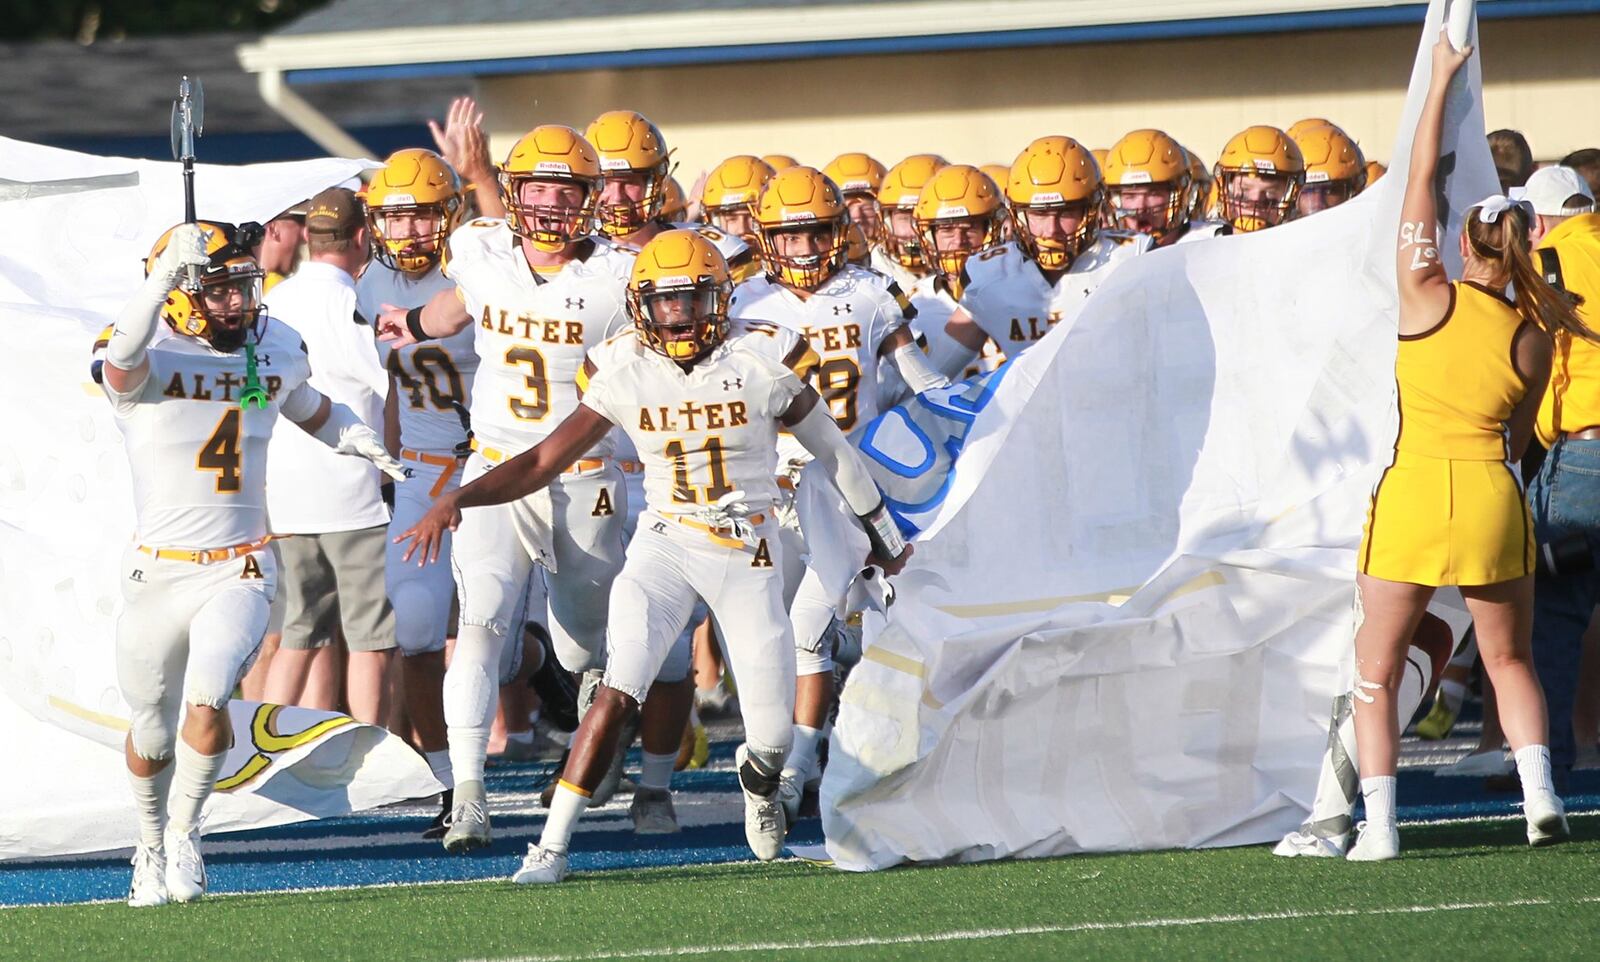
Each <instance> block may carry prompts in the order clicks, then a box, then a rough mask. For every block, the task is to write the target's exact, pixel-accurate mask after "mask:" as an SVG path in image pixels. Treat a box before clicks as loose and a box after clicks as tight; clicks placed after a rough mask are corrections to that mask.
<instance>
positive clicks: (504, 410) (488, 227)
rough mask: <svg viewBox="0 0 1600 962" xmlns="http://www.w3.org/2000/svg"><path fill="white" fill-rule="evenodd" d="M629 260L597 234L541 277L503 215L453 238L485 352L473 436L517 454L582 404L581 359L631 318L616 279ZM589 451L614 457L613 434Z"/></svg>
mask: <svg viewBox="0 0 1600 962" xmlns="http://www.w3.org/2000/svg"><path fill="white" fill-rule="evenodd" d="M623 256H624V255H623V254H622V253H621V252H620V251H618V250H617V248H616V247H615V246H614V245H612V244H611V243H610V242H608V241H605V240H603V239H601V238H596V237H590V238H586V239H585V240H584V241H583V243H582V244H581V245H580V247H579V255H578V257H577V258H576V259H575V260H573V261H570V262H569V263H567V264H566V265H564V266H563V267H562V268H561V269H560V270H559V271H555V272H552V273H549V274H544V273H540V272H537V271H535V270H534V269H533V268H531V267H529V266H528V261H527V258H526V257H524V256H523V254H522V245H521V244H520V242H519V239H518V238H517V236H516V235H515V234H513V233H511V230H510V228H508V227H507V226H506V223H505V221H503V220H497V219H489V218H480V219H478V220H474V221H471V222H469V223H467V224H465V225H463V226H462V227H460V228H458V229H457V230H456V232H455V233H454V234H452V235H450V257H449V260H448V261H447V264H446V271H447V272H448V274H449V276H450V279H451V280H453V281H454V282H455V284H456V287H457V290H458V291H459V293H460V295H461V298H462V301H463V303H464V304H465V305H466V309H467V312H468V313H469V314H470V315H471V316H472V318H473V326H474V329H475V340H474V346H475V349H476V351H477V355H478V358H479V363H478V373H477V376H476V377H475V378H474V382H473V389H472V405H471V413H472V432H473V435H474V436H475V438H477V439H478V440H480V441H482V442H483V443H484V444H486V445H488V446H490V447H494V448H498V449H500V450H501V451H503V452H505V453H506V454H507V455H513V454H518V453H520V452H522V451H524V450H526V449H527V448H530V447H532V446H533V445H535V444H537V443H538V442H539V441H540V440H542V439H543V438H545V437H546V436H547V435H549V434H550V432H551V431H554V430H555V429H556V426H557V425H559V424H560V423H561V422H562V421H563V420H565V419H566V417H567V415H569V414H571V413H572V412H573V411H574V410H575V409H576V408H577V406H578V385H577V377H578V371H579V370H580V369H581V368H582V367H583V359H584V356H585V355H586V354H588V352H589V350H590V349H591V348H593V347H595V346H596V345H598V344H599V343H600V342H602V341H604V340H606V339H607V338H609V337H611V336H612V335H613V334H616V333H617V332H618V331H619V330H621V329H622V328H623V327H625V326H626V325H628V324H629V323H630V322H629V320H628V314H627V309H626V306H625V304H624V302H623V291H624V286H623V284H622V283H621V282H620V281H619V279H618V278H619V276H621V275H620V274H619V271H620V270H622V268H621V267H620V265H619V259H620V258H621V257H623ZM589 453H590V455H591V456H593V457H608V456H610V455H611V453H612V451H611V441H610V439H609V438H607V439H605V440H602V441H601V442H600V443H599V444H597V445H595V447H594V449H593V450H592V451H590V452H589Z"/></svg>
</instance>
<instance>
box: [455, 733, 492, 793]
mask: <svg viewBox="0 0 1600 962" xmlns="http://www.w3.org/2000/svg"><path fill="white" fill-rule="evenodd" d="M488 754H489V728H488V726H484V727H481V728H480V727H478V726H476V725H474V726H472V727H471V728H456V727H454V726H452V727H451V728H450V769H451V771H453V772H454V773H455V776H456V784H457V785H460V784H461V783H462V782H481V781H483V759H484V756H486V755H488Z"/></svg>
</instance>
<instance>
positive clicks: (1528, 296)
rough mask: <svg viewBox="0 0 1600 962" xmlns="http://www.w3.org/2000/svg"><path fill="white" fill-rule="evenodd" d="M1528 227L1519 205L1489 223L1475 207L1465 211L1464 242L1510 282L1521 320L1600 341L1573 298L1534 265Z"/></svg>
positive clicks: (1552, 331) (1549, 330) (1551, 331)
mask: <svg viewBox="0 0 1600 962" xmlns="http://www.w3.org/2000/svg"><path fill="white" fill-rule="evenodd" d="M1528 226H1529V224H1528V212H1527V208H1525V207H1524V206H1522V205H1520V204H1513V205H1512V206H1511V207H1509V208H1507V209H1506V210H1504V211H1502V212H1501V213H1500V216H1499V217H1498V218H1497V219H1496V220H1495V222H1494V223H1492V224H1490V223H1485V222H1484V221H1483V220H1481V219H1480V218H1479V217H1478V208H1476V207H1474V208H1472V209H1471V210H1470V211H1468V212H1467V223H1466V231H1467V243H1468V245H1469V246H1471V248H1472V252H1473V253H1474V254H1477V255H1478V256H1479V257H1481V258H1483V259H1484V260H1486V261H1488V262H1490V263H1491V264H1494V265H1495V266H1496V268H1497V270H1496V274H1497V275H1498V276H1499V277H1502V278H1504V279H1505V280H1506V281H1507V282H1508V283H1509V284H1510V286H1511V287H1512V289H1513V291H1514V293H1515V294H1516V306H1517V313H1519V314H1521V315H1522V317H1523V319H1524V320H1526V321H1530V322H1532V323H1533V324H1535V325H1537V326H1538V327H1539V328H1540V329H1541V330H1543V331H1544V332H1545V333H1546V334H1548V335H1550V336H1552V337H1554V336H1555V333H1556V332H1557V331H1566V332H1567V333H1568V334H1570V335H1572V336H1573V337H1581V338H1583V339H1584V340H1586V341H1590V342H1593V343H1595V344H1600V332H1596V331H1593V330H1591V329H1590V328H1589V326H1588V325H1587V324H1585V323H1584V322H1583V319H1582V318H1580V317H1579V316H1578V314H1577V310H1576V306H1577V305H1576V302H1575V299H1574V298H1573V297H1572V296H1571V295H1569V294H1567V293H1566V292H1565V291H1561V290H1558V289H1556V288H1554V287H1552V286H1550V283H1549V282H1548V281H1546V280H1545V279H1544V275H1543V274H1541V273H1540V272H1539V270H1538V269H1537V268H1535V267H1534V266H1533V252H1532V250H1531V248H1530V247H1529V244H1528Z"/></svg>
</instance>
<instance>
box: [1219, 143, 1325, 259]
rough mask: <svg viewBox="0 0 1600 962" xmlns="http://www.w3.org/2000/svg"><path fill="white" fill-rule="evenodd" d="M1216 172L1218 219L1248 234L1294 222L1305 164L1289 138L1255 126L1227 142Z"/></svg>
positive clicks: (1304, 173)
mask: <svg viewBox="0 0 1600 962" xmlns="http://www.w3.org/2000/svg"><path fill="white" fill-rule="evenodd" d="M1214 172H1215V174H1216V179H1217V213H1218V215H1219V216H1220V217H1221V218H1222V219H1223V220H1225V221H1227V222H1228V223H1230V224H1232V225H1233V229H1234V230H1235V231H1238V232H1240V233H1248V232H1250V231H1256V230H1261V229H1263V228H1266V227H1276V226H1277V225H1279V224H1281V223H1283V222H1284V221H1286V220H1291V219H1293V218H1294V216H1295V213H1296V210H1297V208H1296V201H1297V200H1298V198H1299V196H1300V187H1301V185H1303V184H1304V183H1305V176H1306V163H1305V159H1304V158H1303V157H1302V156H1301V154H1300V148H1299V147H1296V146H1295V143H1294V141H1293V140H1290V139H1289V135H1288V134H1286V133H1284V132H1283V131H1281V130H1279V129H1278V128H1276V127H1267V126H1256V127H1248V128H1246V129H1244V130H1241V131H1240V132H1239V133H1237V134H1235V135H1234V136H1233V138H1232V139H1231V140H1229V141H1228V144H1227V146H1225V147H1223V148H1222V156H1221V157H1220V158H1218V160H1217V165H1216V167H1215V168H1214Z"/></svg>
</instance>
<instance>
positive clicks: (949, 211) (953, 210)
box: [934, 204, 967, 217]
mask: <svg viewBox="0 0 1600 962" xmlns="http://www.w3.org/2000/svg"><path fill="white" fill-rule="evenodd" d="M934 216H935V217H966V216H967V209H966V207H964V206H962V205H960V204H952V205H951V206H949V207H941V208H939V212H938V213H937V214H935V215H934Z"/></svg>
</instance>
